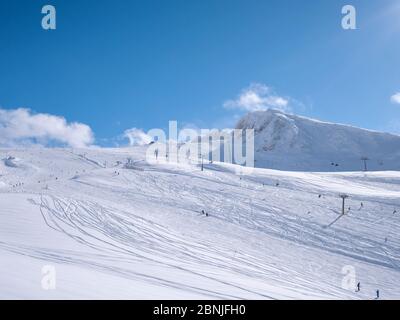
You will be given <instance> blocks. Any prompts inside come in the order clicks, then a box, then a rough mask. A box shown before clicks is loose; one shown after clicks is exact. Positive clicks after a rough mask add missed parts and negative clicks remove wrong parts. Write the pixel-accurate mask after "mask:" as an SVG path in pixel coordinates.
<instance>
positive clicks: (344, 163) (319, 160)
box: [237, 109, 400, 172]
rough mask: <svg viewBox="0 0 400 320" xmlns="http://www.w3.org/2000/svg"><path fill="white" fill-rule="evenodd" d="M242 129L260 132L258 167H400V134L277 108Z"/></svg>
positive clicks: (245, 123) (255, 117)
mask: <svg viewBox="0 0 400 320" xmlns="http://www.w3.org/2000/svg"><path fill="white" fill-rule="evenodd" d="M237 128H238V129H254V130H255V159H256V166H257V167H260V168H271V169H279V170H295V171H322V172H331V171H341V172H344V171H359V170H363V169H364V163H363V161H361V158H362V157H366V158H368V159H369V161H368V163H367V165H368V169H369V170H373V171H385V170H400V136H397V135H392V134H389V133H381V132H377V131H371V130H366V129H360V128H356V127H352V126H348V125H342V124H334V123H328V122H322V121H318V120H314V119H309V118H306V117H300V116H296V115H290V114H285V113H283V112H281V111H277V110H272V109H270V110H267V111H258V112H253V113H249V114H248V115H246V116H244V117H243V118H242V119H241V120H240V121H239V122H238V124H237Z"/></svg>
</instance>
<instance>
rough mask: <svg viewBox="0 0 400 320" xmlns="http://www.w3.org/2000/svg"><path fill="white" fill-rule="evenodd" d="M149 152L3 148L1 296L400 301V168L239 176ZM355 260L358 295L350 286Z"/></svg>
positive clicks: (231, 169)
mask: <svg viewBox="0 0 400 320" xmlns="http://www.w3.org/2000/svg"><path fill="white" fill-rule="evenodd" d="M144 157H145V148H144V147H134V148H121V149H95V148H93V149H45V148H31V149H15V150H14V149H0V159H2V160H1V161H0V288H1V290H0V298H3V299H21V298H22V299H88V298H92V299H106V298H108V299H373V298H374V297H375V292H376V290H377V289H379V290H380V295H381V298H382V299H396V298H397V299H399V298H400V250H399V248H400V239H399V234H400V172H390V171H383V172H367V173H364V172H343V173H339V172H335V173H313V172H285V171H275V170H268V169H254V171H253V172H252V173H251V174H248V175H246V174H245V173H244V172H243V174H239V175H238V174H235V172H236V171H237V170H235V166H234V165H231V164H222V163H214V164H206V165H205V170H204V171H201V170H200V167H199V165H198V164H197V163H192V164H186V165H176V164H158V165H156V164H155V165H149V164H147V162H146V161H144V160H145V159H144ZM127 158H132V159H133V163H134V165H133V166H130V167H129V168H126V167H124V164H125V163H126V162H127ZM340 193H347V194H348V195H349V196H350V197H349V199H347V201H346V214H345V215H344V216H341V214H340V211H341V199H340V198H339V194H340ZM361 203H362V205H361ZM349 209H350V210H349ZM202 210H204V211H205V212H207V213H208V216H206V215H203V214H202V213H201V211H202ZM333 222H334V223H333ZM332 223H333V224H332ZM49 265H50V266H54V268H55V270H56V288H55V289H54V290H44V289H43V288H42V280H43V274H42V268H43V266H49ZM345 266H351V267H352V268H354V270H355V272H356V274H355V276H356V278H355V279H356V280H355V281H356V282H360V283H361V291H360V292H355V290H354V289H355V288H350V289H348V288H347V289H346V288H343V286H342V282H343V279H344V276H345V275H344V274H343V273H342V270H343V268H344V267H345Z"/></svg>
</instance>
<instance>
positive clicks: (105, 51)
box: [0, 0, 400, 145]
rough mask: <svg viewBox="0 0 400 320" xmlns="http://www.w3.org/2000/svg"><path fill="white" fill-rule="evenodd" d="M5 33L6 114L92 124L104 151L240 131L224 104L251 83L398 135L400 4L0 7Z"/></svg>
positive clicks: (316, 113)
mask: <svg viewBox="0 0 400 320" xmlns="http://www.w3.org/2000/svg"><path fill="white" fill-rule="evenodd" d="M396 2H397V4H396ZM45 4H51V5H54V6H55V8H56V10H57V29H56V30H50V31H49V30H47V31H45V30H43V29H42V28H41V19H42V16H43V15H42V14H41V8H42V6H43V5H45ZM345 4H352V5H354V6H355V7H356V9H357V30H343V29H342V28H341V19H342V14H341V9H342V7H343V5H345ZM0 24H1V27H0V41H1V46H0V107H1V108H2V109H5V110H11V109H16V108H20V107H25V108H30V109H31V110H33V111H34V112H35V113H49V114H53V115H58V116H63V117H65V118H66V119H67V121H69V122H73V121H77V122H81V123H84V124H87V125H88V126H90V127H91V129H92V130H93V132H94V133H95V136H96V143H98V144H101V145H110V144H111V143H112V141H114V139H115V137H117V136H118V135H121V133H122V132H124V130H126V129H129V128H132V127H137V128H142V129H144V130H149V129H151V128H167V126H168V121H169V120H177V121H178V122H179V123H181V125H195V126H198V127H202V128H209V127H215V126H217V127H221V126H229V125H232V123H233V122H234V119H235V117H237V116H240V115H241V114H243V113H244V110H239V109H237V108H236V109H234V108H226V107H224V104H225V106H226V103H227V101H229V100H235V99H238V96H239V95H240V94H241V93H242V94H243V93H245V92H246V88H247V89H249V88H252V87H251V86H252V84H253V87H254V84H257V85H256V86H259V87H260V86H261V87H263V88H266V87H268V88H269V89H268V90H269V91H268V93H267V95H272V96H273V97H282V98H283V99H285V100H286V101H288V104H289V106H288V107H289V108H290V109H291V111H292V112H294V113H296V114H301V115H305V116H311V117H315V118H318V119H321V120H327V121H332V122H340V123H347V124H351V125H356V126H360V127H365V128H369V129H376V130H385V131H392V132H400V104H397V103H395V100H393V99H392V101H391V97H392V96H393V95H395V94H396V93H398V92H400V58H399V57H400V40H399V39H400V6H399V1H395V0H393V1H392V0H379V1H378V0H373V1H371V0H357V1H356V0H349V1H338V0H329V1H328V0H323V1H317V0H276V1H269V0H201V1H199V0H146V1H144V0H142V1H137V0H114V1H111V0H108V1H105V0H97V1H95V0H84V1H77V0H68V1H67V0H62V1H58V0H47V1H36V0H35V1H34V0H25V1H23V0H2V1H1V2H0ZM231 102H232V101H231ZM233 102H234V101H233Z"/></svg>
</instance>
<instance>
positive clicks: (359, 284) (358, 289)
mask: <svg viewBox="0 0 400 320" xmlns="http://www.w3.org/2000/svg"><path fill="white" fill-rule="evenodd" d="M360 290H361V283H360V282H359V283H357V290H356V292H360Z"/></svg>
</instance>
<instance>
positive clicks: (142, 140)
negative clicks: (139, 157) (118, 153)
mask: <svg viewBox="0 0 400 320" xmlns="http://www.w3.org/2000/svg"><path fill="white" fill-rule="evenodd" d="M123 136H124V137H125V138H128V139H129V145H131V146H143V145H146V144H149V143H150V142H151V141H152V139H151V137H150V136H149V135H147V134H146V133H144V132H143V130H140V129H137V128H132V129H128V130H125V131H124V134H123Z"/></svg>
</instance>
